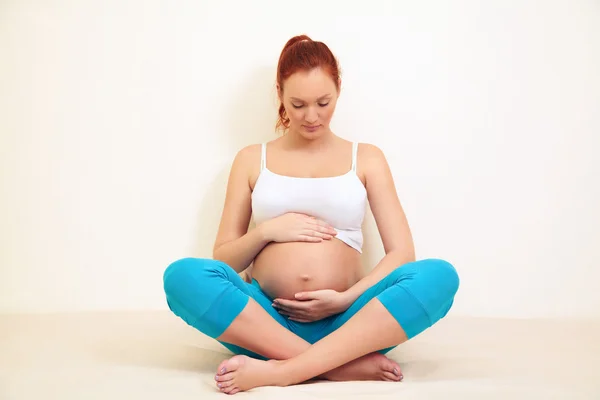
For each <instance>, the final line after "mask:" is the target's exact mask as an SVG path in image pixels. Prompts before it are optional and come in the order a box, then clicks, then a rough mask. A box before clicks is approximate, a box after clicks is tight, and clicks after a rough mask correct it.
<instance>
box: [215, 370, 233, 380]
mask: <svg viewBox="0 0 600 400" xmlns="http://www.w3.org/2000/svg"><path fill="white" fill-rule="evenodd" d="M233 376H234V374H233V372H227V373H226V374H224V375H216V376H215V381H217V382H226V381H230V380H232V379H233Z"/></svg>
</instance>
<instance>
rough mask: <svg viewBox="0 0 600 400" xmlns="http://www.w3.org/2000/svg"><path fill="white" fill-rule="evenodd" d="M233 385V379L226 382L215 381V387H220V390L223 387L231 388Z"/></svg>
mask: <svg viewBox="0 0 600 400" xmlns="http://www.w3.org/2000/svg"><path fill="white" fill-rule="evenodd" d="M233 385H234V381H233V380H231V381H227V382H217V387H218V388H219V389H221V390H224V389H230V390H231V387H232V386H233Z"/></svg>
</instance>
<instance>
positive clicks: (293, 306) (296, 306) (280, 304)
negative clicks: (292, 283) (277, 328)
mask: <svg viewBox="0 0 600 400" xmlns="http://www.w3.org/2000/svg"><path fill="white" fill-rule="evenodd" d="M271 305H272V306H273V307H275V308H277V309H281V310H284V311H287V312H298V311H301V312H306V311H309V310H310V308H311V307H312V304H311V302H309V301H297V300H286V299H277V300H275V301H273V304H271Z"/></svg>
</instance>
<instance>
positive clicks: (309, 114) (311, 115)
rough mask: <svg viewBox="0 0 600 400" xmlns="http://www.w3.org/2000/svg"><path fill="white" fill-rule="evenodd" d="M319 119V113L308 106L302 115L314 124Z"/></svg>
mask: <svg viewBox="0 0 600 400" xmlns="http://www.w3.org/2000/svg"><path fill="white" fill-rule="evenodd" d="M318 119H319V113H318V112H317V110H316V109H314V108H313V107H309V108H308V110H307V111H306V115H305V116H304V120H305V121H306V122H308V123H309V124H311V125H312V124H314V123H315V122H317V120H318Z"/></svg>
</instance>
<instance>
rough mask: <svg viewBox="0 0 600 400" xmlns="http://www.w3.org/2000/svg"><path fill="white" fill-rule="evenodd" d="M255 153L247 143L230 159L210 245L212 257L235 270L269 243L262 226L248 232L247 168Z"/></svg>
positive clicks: (249, 210)
mask: <svg viewBox="0 0 600 400" xmlns="http://www.w3.org/2000/svg"><path fill="white" fill-rule="evenodd" d="M257 155H258V156H259V155H260V148H259V147H258V146H257V145H253V146H248V147H246V148H244V149H242V150H240V152H239V153H238V154H237V155H236V156H235V159H234V160H233V164H232V166H231V171H230V173H229V181H228V183H227V193H226V195H225V204H224V206H223V213H222V215H221V222H220V224H219V231H218V233H217V238H216V240H215V245H214V247H213V258H214V259H215V260H220V261H223V262H224V263H225V264H227V265H229V266H230V267H231V268H233V269H234V270H235V271H236V272H237V273H240V272H242V271H244V270H245V269H246V268H248V266H249V265H250V264H251V263H252V261H253V260H254V258H255V257H256V255H257V254H258V253H259V252H260V251H261V250H262V249H263V247H265V246H266V245H267V243H268V240H267V239H266V238H265V237H264V235H263V234H262V231H261V229H259V228H256V229H252V230H250V231H248V225H249V223H250V217H251V215H252V203H251V202H252V200H251V196H252V190H251V189H250V173H249V171H251V170H252V165H253V164H256V162H254V161H255V160H256V158H257Z"/></svg>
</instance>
